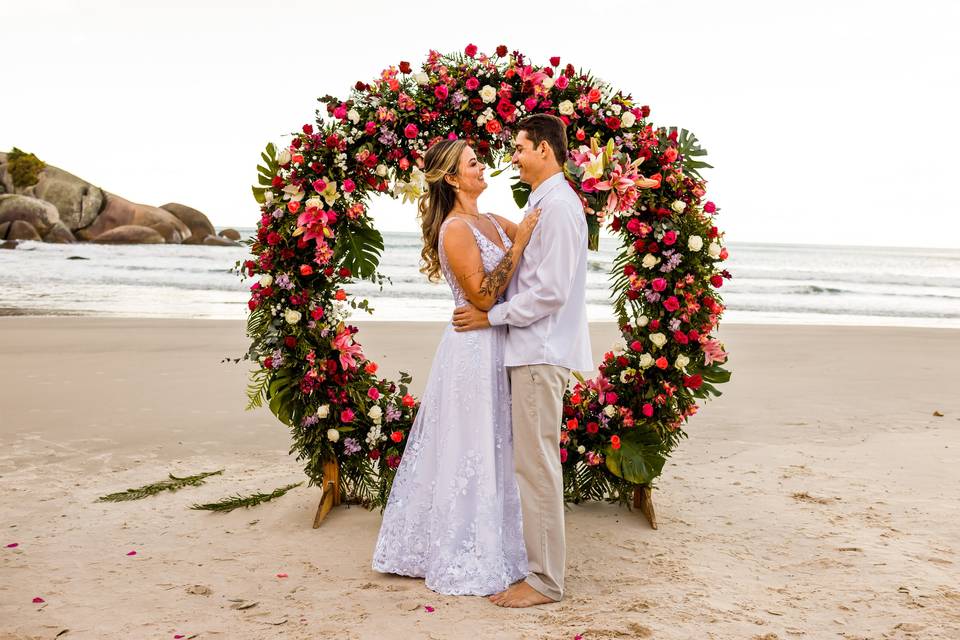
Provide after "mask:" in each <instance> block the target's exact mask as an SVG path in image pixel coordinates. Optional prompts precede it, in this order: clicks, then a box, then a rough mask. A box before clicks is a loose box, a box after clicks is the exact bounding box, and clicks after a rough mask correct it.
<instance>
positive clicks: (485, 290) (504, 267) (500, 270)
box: [479, 247, 515, 298]
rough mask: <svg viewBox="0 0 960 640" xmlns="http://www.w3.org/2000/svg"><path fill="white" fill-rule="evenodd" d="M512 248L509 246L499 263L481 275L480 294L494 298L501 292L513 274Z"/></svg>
mask: <svg viewBox="0 0 960 640" xmlns="http://www.w3.org/2000/svg"><path fill="white" fill-rule="evenodd" d="M514 248H515V247H510V249H509V250H508V251H507V253H506V254H504V256H503V259H502V260H500V262H499V264H497V266H496V267H494V268H493V270H492V271H491V272H490V273H488V274H486V275H484V276H483V281H482V282H481V283H480V291H479V293H480V295H483V296H490V297H491V298H496V297H498V296H499V295H500V294H501V293H503V290H504V289H505V288H506V286H507V283H509V282H510V276H511V275H513V250H514Z"/></svg>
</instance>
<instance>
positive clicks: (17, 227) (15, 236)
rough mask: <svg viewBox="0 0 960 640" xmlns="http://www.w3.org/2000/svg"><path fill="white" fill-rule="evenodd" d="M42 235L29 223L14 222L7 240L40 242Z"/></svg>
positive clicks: (11, 224) (8, 232) (8, 231)
mask: <svg viewBox="0 0 960 640" xmlns="http://www.w3.org/2000/svg"><path fill="white" fill-rule="evenodd" d="M40 239H41V238H40V234H39V233H37V230H36V229H35V228H34V227H33V225H32V224H30V223H29V222H24V221H23V220H13V221H12V222H11V223H10V229H9V230H7V240H40Z"/></svg>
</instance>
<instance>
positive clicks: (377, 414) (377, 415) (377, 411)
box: [367, 404, 383, 424]
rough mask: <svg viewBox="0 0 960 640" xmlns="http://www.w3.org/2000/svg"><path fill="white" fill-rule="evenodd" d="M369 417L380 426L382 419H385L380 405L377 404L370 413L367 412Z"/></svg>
mask: <svg viewBox="0 0 960 640" xmlns="http://www.w3.org/2000/svg"><path fill="white" fill-rule="evenodd" d="M367 415H368V416H370V419H371V420H373V421H374V422H375V423H376V424H380V419H381V418H382V417H383V409H381V408H380V405H378V404H375V405H373V406H372V407H370V411H368V412H367Z"/></svg>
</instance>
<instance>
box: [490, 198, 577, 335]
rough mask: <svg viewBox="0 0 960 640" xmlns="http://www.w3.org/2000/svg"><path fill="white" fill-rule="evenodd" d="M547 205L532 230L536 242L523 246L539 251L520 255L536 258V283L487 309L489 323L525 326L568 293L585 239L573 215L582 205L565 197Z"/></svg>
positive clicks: (559, 304)
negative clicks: (576, 204)
mask: <svg viewBox="0 0 960 640" xmlns="http://www.w3.org/2000/svg"><path fill="white" fill-rule="evenodd" d="M551 205H552V207H551V208H553V209H554V210H553V211H550V212H547V211H544V212H543V213H544V215H543V216H542V217H541V218H540V224H538V225H537V229H536V231H534V235H535V236H536V235H539V236H540V237H539V238H538V239H537V242H536V244H535V243H534V240H533V239H531V242H530V245H528V246H527V251H530V250H531V249H539V252H538V253H539V255H537V253H533V254H532V255H525V256H524V257H525V258H526V259H531V258H532V259H534V260H539V262H538V263H537V267H536V272H535V273H536V277H535V282H536V284H534V285H533V286H532V287H530V288H529V289H526V290H524V291H520V292H518V293H517V294H515V295H514V296H513V297H511V298H510V299H509V300H507V301H506V302H502V303H500V304H498V305H496V306H494V307H493V308H492V309H490V311H489V312H488V313H487V320H488V321H489V322H490V324H491V325H503V324H507V325H511V326H514V327H526V326H529V325H531V324H533V323H534V322H536V321H537V320H540V319H541V318H545V317H547V316H548V315H550V314H552V313H553V312H555V311H556V310H557V309H559V308H560V307H562V306H563V305H564V303H565V302H566V301H567V299H568V298H569V297H570V290H571V288H572V287H573V282H574V278H575V277H576V273H577V262H578V261H577V256H578V255H579V254H580V251H581V245H582V244H583V243H584V241H585V238H584V235H583V232H582V230H581V228H580V225H579V224H578V222H579V220H578V219H577V216H578V215H580V216H582V215H583V209H582V208H581V207H579V206H577V207H574V206H573V203H571V202H569V201H566V200H559V201H558V202H554V203H551ZM578 205H579V203H578Z"/></svg>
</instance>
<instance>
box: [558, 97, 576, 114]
mask: <svg viewBox="0 0 960 640" xmlns="http://www.w3.org/2000/svg"><path fill="white" fill-rule="evenodd" d="M557 109H558V110H559V111H560V113H562V114H563V115H565V116H569V115H573V103H572V102H570V101H569V100H564V101H563V102H561V103H560V104H559V105H557Z"/></svg>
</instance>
